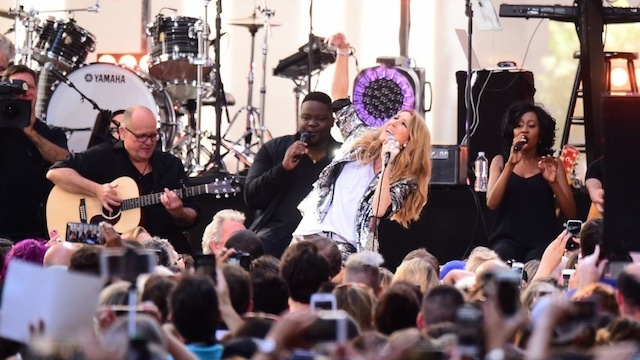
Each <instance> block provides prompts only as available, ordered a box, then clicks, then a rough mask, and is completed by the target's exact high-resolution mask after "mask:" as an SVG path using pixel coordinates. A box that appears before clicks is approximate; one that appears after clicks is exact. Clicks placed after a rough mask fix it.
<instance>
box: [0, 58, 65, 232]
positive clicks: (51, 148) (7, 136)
mask: <svg viewBox="0 0 640 360" xmlns="http://www.w3.org/2000/svg"><path fill="white" fill-rule="evenodd" d="M5 55H6V54H5ZM0 57H1V56H0ZM0 65H1V64H0ZM36 79H37V76H36V73H35V72H34V71H33V70H31V69H30V68H28V67H27V66H24V65H11V66H9V67H8V68H7V69H6V70H4V72H3V73H2V81H3V82H2V83H0V183H1V184H2V187H1V188H0V202H1V203H2V204H3V206H2V208H1V209H0V237H5V238H9V239H11V240H12V241H14V242H17V241H20V240H23V239H26V238H42V239H47V238H48V236H47V227H46V223H45V216H44V204H45V201H46V199H47V196H48V194H49V191H50V190H51V188H52V187H53V184H51V182H49V181H48V180H47V179H46V176H45V175H46V173H47V170H48V169H49V166H51V164H52V163H54V162H55V161H58V160H62V159H64V158H65V157H67V155H68V154H69V152H68V150H67V139H66V136H65V134H64V132H63V131H62V130H61V129H59V128H53V127H49V126H48V125H46V124H45V123H44V122H42V121H40V120H38V119H37V118H36V116H35V111H34V109H35V105H36V101H37V82H36Z"/></svg>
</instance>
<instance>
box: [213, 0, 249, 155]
mask: <svg viewBox="0 0 640 360" xmlns="http://www.w3.org/2000/svg"><path fill="white" fill-rule="evenodd" d="M253 17H254V18H255V17H256V9H254V10H253ZM258 29H259V27H257V26H250V27H249V33H250V34H251V52H250V55H249V75H248V76H247V105H245V106H243V107H242V108H240V110H238V112H237V113H236V114H235V115H234V116H233V119H232V120H231V123H230V124H229V127H228V128H227V131H226V132H225V133H224V136H223V137H224V138H226V137H227V135H228V133H229V131H230V130H231V125H233V123H234V122H235V121H236V119H237V118H238V116H240V114H241V113H242V112H243V111H246V112H247V122H246V128H245V130H246V131H245V133H244V134H243V135H242V137H241V138H240V140H238V141H236V142H235V143H234V144H236V143H239V142H240V141H242V139H244V146H245V149H244V153H245V155H248V156H250V155H252V153H251V140H252V135H253V131H254V130H255V128H256V119H260V113H259V111H258V109H256V108H255V107H253V80H254V77H255V63H254V59H255V56H254V53H255V43H256V32H258ZM216 49H217V47H216ZM223 96H224V94H223Z"/></svg>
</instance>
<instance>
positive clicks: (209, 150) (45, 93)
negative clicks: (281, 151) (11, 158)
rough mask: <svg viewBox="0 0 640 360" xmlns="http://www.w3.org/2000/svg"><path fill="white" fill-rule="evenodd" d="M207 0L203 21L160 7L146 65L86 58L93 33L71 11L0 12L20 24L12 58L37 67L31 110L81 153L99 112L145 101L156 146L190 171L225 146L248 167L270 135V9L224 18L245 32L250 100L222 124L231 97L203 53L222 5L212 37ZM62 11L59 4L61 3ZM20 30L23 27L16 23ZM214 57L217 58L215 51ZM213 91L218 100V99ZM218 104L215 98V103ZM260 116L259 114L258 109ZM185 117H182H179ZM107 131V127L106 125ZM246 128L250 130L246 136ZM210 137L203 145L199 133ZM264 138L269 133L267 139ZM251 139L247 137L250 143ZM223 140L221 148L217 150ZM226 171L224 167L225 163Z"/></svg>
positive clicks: (216, 157)
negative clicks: (256, 95)
mask: <svg viewBox="0 0 640 360" xmlns="http://www.w3.org/2000/svg"><path fill="white" fill-rule="evenodd" d="M97 1H99V0H97ZM208 2H209V1H208V0H205V8H204V14H205V17H204V20H202V19H199V18H193V17H186V16H176V15H173V16H164V15H163V14H162V10H161V13H160V14H158V15H157V16H156V17H155V21H154V22H153V23H151V24H149V25H147V27H146V36H147V39H148V40H149V54H148V55H149V67H148V72H147V71H144V70H143V69H141V68H138V67H128V66H124V65H120V64H112V63H91V64H87V63H86V59H87V56H88V54H89V53H90V52H93V51H95V46H96V37H95V36H94V35H93V34H91V33H90V32H89V31H87V30H86V29H84V28H82V27H80V26H79V25H78V24H77V23H76V21H75V20H74V19H73V18H69V19H56V18H54V17H47V18H46V19H44V20H42V19H40V18H38V16H39V15H42V13H43V12H39V11H36V10H30V11H24V10H23V9H22V7H17V9H16V10H9V11H2V10H0V17H4V18H10V19H15V26H14V29H19V26H22V27H23V28H24V33H25V40H24V46H23V47H22V48H21V47H20V46H17V53H18V55H19V58H18V59H16V61H17V62H18V63H21V64H25V65H27V66H30V67H31V68H33V69H34V70H39V78H38V103H37V104H36V115H37V116H38V117H39V118H41V119H43V120H45V121H46V122H47V123H48V124H50V125H53V126H58V127H61V128H63V129H64V130H65V131H66V132H67V137H68V145H69V150H70V151H72V152H81V151H84V150H86V149H87V147H88V145H89V144H90V143H93V142H92V140H94V139H92V136H95V134H96V131H95V129H94V126H97V125H96V124H98V123H100V122H99V121H98V117H99V116H100V114H103V113H104V112H105V111H107V113H108V114H110V113H111V112H116V111H119V110H123V109H126V108H128V107H129V106H131V105H145V106H147V107H148V108H150V109H151V110H152V111H153V112H154V113H155V115H156V117H157V119H158V123H159V126H158V129H159V132H160V134H161V141H160V142H159V145H158V146H159V147H160V148H161V150H163V151H168V152H171V153H173V154H174V155H176V156H178V157H180V158H181V159H182V160H183V163H184V164H185V168H186V170H187V172H188V173H191V174H196V173H199V172H202V171H206V170H210V169H211V167H212V166H215V165H216V164H215V163H216V161H220V163H221V159H222V157H224V156H226V155H227V154H229V153H231V154H233V155H234V156H235V157H236V158H237V159H238V164H239V165H244V167H245V168H246V167H249V166H251V164H252V163H253V156H254V155H255V152H253V151H252V148H253V147H254V146H256V145H257V146H262V144H263V142H264V140H265V136H267V137H268V139H270V138H271V134H270V133H269V131H268V130H267V129H266V127H265V126H264V105H265V104H264V98H265V93H266V88H265V82H266V55H267V34H266V32H267V31H269V29H270V27H271V26H279V25H281V24H276V23H273V22H271V20H270V17H271V16H273V11H272V10H269V9H262V10H260V11H261V12H262V13H263V14H264V16H263V17H262V18H260V17H258V16H257V10H254V13H253V14H252V15H251V16H249V17H248V18H243V19H237V20H232V21H230V22H229V23H228V24H230V25H233V26H241V27H245V28H247V29H248V30H249V32H250V34H251V66H250V73H249V76H248V88H249V89H248V90H249V93H248V102H247V105H246V106H244V107H242V108H241V109H240V110H239V111H238V112H237V114H236V115H235V116H234V117H233V120H230V117H229V115H228V114H229V113H228V110H226V116H227V122H228V124H229V125H228V129H227V132H225V133H224V135H217V134H221V131H220V122H221V114H220V113H221V111H219V109H218V108H219V107H224V108H225V109H226V106H227V105H233V104H234V103H235V100H234V99H233V96H231V95H230V94H227V93H224V91H218V90H216V84H220V89H222V82H221V81H220V77H219V76H216V74H217V73H218V71H216V70H217V69H219V65H218V66H214V61H212V59H210V58H209V56H208V52H209V47H210V46H213V45H215V43H218V44H219V37H220V29H219V27H220V26H219V19H220V12H221V11H220V9H218V16H217V21H218V24H217V29H216V30H217V32H216V34H215V35H217V37H216V40H209V25H208V21H207V16H206V14H207V4H208ZM59 11H62V10H59ZM64 11H65V12H68V13H69V14H73V13H74V12H75V11H93V12H98V11H99V4H98V2H96V5H95V6H92V7H90V8H88V9H73V10H64ZM262 27H265V29H266V31H265V36H264V43H263V47H262V50H263V51H262V53H263V57H264V59H263V68H262V70H263V74H264V78H263V79H262V84H261V88H260V93H261V99H260V107H259V108H256V107H254V106H253V103H252V101H253V100H252V99H253V83H254V81H253V80H254V65H253V63H254V43H255V34H256V32H257V31H258V30H259V29H260V28H262ZM20 29H22V28H20ZM216 51H217V54H216V60H217V59H219V50H217V49H216ZM217 98H224V99H220V100H222V101H217V100H216V99H217ZM218 103H219V104H218ZM212 105H213V106H216V110H217V111H216V115H217V116H216V118H217V119H216V122H217V128H216V135H214V134H213V133H212V132H211V131H203V130H201V124H200V119H201V116H202V108H203V106H212ZM244 112H246V116H247V117H246V119H247V122H246V131H245V133H244V134H243V135H242V137H241V138H240V139H238V140H237V141H234V140H227V137H228V132H229V129H230V128H231V126H232V125H233V123H234V122H235V121H236V119H237V118H238V117H239V116H240V115H241V113H244ZM261 115H262V116H261ZM185 118H186V120H185ZM105 132H108V129H105ZM252 135H255V137H254V138H253V139H252ZM205 139H206V140H207V141H210V142H211V143H210V144H208V145H210V146H207V145H206V144H203V141H202V140H205ZM268 139H267V140H268ZM252 141H253V142H252ZM221 147H223V148H224V149H225V151H226V153H225V154H220V148H221ZM223 170H225V171H226V169H223Z"/></svg>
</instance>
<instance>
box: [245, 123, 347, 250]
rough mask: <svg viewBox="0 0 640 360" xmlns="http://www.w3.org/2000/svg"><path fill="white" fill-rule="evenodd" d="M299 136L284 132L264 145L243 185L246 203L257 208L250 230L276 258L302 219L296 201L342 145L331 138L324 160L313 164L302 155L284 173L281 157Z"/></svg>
mask: <svg viewBox="0 0 640 360" xmlns="http://www.w3.org/2000/svg"><path fill="white" fill-rule="evenodd" d="M299 138H300V134H295V135H286V136H282V137H279V138H275V139H273V140H271V141H269V142H267V143H266V144H264V146H263V147H262V148H261V149H260V150H259V151H258V153H257V154H256V157H255V159H254V161H253V165H251V167H250V168H249V173H248V174H247V181H246V183H245V186H244V199H245V202H246V203H247V205H248V206H249V207H250V208H252V209H256V210H257V213H256V220H255V221H254V223H253V224H252V225H251V227H250V229H251V230H252V231H254V232H256V233H257V234H258V236H259V237H260V238H261V239H262V243H263V245H264V250H265V252H266V253H267V254H270V255H273V256H275V257H280V256H281V255H282V253H283V252H284V250H285V249H286V248H287V246H289V242H290V241H291V233H293V231H294V230H295V229H296V227H297V226H298V223H300V220H302V215H300V211H299V210H298V208H297V207H298V204H299V203H300V201H302V199H304V197H305V196H307V194H308V193H309V192H310V191H311V188H312V185H313V183H314V182H315V181H316V180H318V175H319V174H320V172H321V171H322V169H324V168H325V167H326V166H327V165H328V164H329V163H330V162H331V159H332V158H333V154H334V153H335V151H336V150H337V149H339V148H340V145H341V144H340V143H339V142H337V141H335V140H334V139H333V138H331V140H330V142H329V145H328V147H327V156H326V157H325V158H324V159H321V160H319V161H318V162H317V163H314V162H313V161H312V160H311V159H310V158H309V157H308V156H303V157H301V158H300V160H299V163H298V165H297V166H296V167H295V168H294V169H293V170H292V171H291V172H287V171H286V170H285V169H284V167H283V166H282V160H283V159H284V155H285V153H286V152H287V149H288V148H289V146H291V144H293V143H294V142H295V141H296V140H298V139H299Z"/></svg>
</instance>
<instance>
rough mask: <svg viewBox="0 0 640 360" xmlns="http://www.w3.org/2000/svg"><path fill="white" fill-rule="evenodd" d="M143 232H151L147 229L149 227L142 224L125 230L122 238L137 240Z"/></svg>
mask: <svg viewBox="0 0 640 360" xmlns="http://www.w3.org/2000/svg"><path fill="white" fill-rule="evenodd" d="M142 233H147V234H149V232H148V231H147V229H145V228H144V227H142V226H136V227H134V228H133V229H131V230H129V231H125V232H124V233H122V238H123V239H127V240H134V241H136V239H137V237H138V235H140V234H142ZM149 236H151V234H149Z"/></svg>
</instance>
